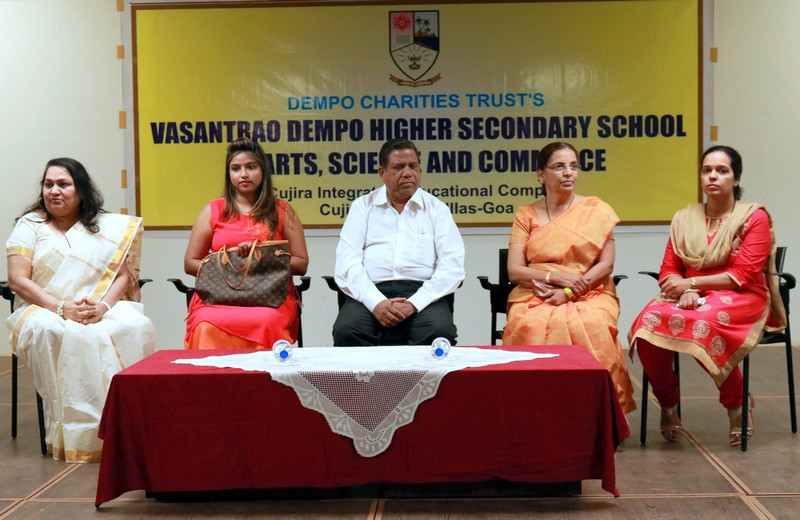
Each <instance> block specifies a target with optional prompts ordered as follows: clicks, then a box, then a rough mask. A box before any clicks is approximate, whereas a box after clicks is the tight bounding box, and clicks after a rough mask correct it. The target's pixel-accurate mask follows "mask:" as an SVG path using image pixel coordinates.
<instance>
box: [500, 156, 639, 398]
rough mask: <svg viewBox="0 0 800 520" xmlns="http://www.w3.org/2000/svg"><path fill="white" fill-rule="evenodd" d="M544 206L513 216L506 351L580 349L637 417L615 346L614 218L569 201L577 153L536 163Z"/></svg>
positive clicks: (606, 210)
mask: <svg viewBox="0 0 800 520" xmlns="http://www.w3.org/2000/svg"><path fill="white" fill-rule="evenodd" d="M537 162H538V169H537V174H538V176H539V181H540V182H541V183H542V186H543V187H544V190H545V196H544V198H542V199H540V200H538V201H536V202H535V203H533V204H531V205H527V206H522V207H520V208H519V210H517V214H516V215H515V216H514V224H513V226H512V229H511V239H510V241H509V244H508V277H509V280H510V281H511V283H514V284H516V285H517V287H516V288H515V289H514V290H513V291H512V292H511V294H510V295H509V298H508V322H507V324H506V327H505V332H504V333H503V344H504V345H580V346H582V347H583V348H585V349H586V350H588V351H589V352H591V353H592V355H594V357H595V358H597V360H598V361H599V362H600V363H601V364H602V365H603V366H604V367H606V369H607V370H608V371H609V373H610V374H611V378H612V380H613V381H614V386H615V391H616V395H617V399H618V400H619V403H620V405H621V407H622V409H623V410H624V411H625V413H628V412H630V411H633V410H635V409H636V405H635V404H634V402H633V387H632V386H631V381H630V377H629V376H628V371H627V369H626V368H625V360H624V357H623V355H622V348H621V346H620V344H619V340H618V339H617V319H618V318H619V300H618V299H617V296H616V291H615V288H614V281H613V278H612V275H611V273H612V270H613V269H614V237H613V235H612V231H613V230H614V226H616V224H617V223H618V222H619V218H618V217H617V215H616V213H614V210H613V209H611V207H610V206H609V205H608V204H606V203H605V202H603V201H602V200H600V199H599V198H597V197H584V196H582V195H578V194H576V193H575V183H576V182H577V180H578V174H579V172H580V165H579V163H578V154H577V151H576V150H575V148H574V147H573V146H572V145H570V144H568V143H560V142H556V143H551V144H548V145H547V146H545V147H544V148H542V150H541V151H540V152H539V156H538V160H537Z"/></svg>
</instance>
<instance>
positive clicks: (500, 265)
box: [478, 249, 628, 345]
mask: <svg viewBox="0 0 800 520" xmlns="http://www.w3.org/2000/svg"><path fill="white" fill-rule="evenodd" d="M497 271H498V274H497V280H498V281H497V283H491V282H489V277H488V276H479V277H478V281H479V282H480V283H481V287H483V288H484V289H486V290H487V291H489V306H490V308H491V313H492V322H491V325H490V326H491V328H490V336H489V337H490V339H489V344H490V345H497V342H498V341H501V340H502V339H503V328H498V327H497V315H498V314H506V311H507V309H508V295H509V294H511V291H512V290H513V289H514V287H516V285H514V284H513V283H511V282H509V281H508V249H500V250H499V251H498V255H497ZM626 278H628V277H627V276H626V275H624V274H618V275H614V285H619V282H620V280H625V279H626Z"/></svg>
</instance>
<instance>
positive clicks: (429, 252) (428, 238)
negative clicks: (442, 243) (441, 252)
mask: <svg viewBox="0 0 800 520" xmlns="http://www.w3.org/2000/svg"><path fill="white" fill-rule="evenodd" d="M411 243H412V245H413V247H412V251H411V258H412V260H413V264H414V266H415V267H422V268H427V269H433V267H434V265H435V263H436V245H435V241H434V234H433V227H431V226H420V227H419V228H418V229H417V230H416V233H415V234H414V236H413V237H412V240H411Z"/></svg>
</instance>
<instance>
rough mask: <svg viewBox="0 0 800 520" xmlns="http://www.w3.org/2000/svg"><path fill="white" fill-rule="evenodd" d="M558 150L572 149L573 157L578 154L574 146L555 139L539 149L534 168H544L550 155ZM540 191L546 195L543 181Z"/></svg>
mask: <svg viewBox="0 0 800 520" xmlns="http://www.w3.org/2000/svg"><path fill="white" fill-rule="evenodd" d="M559 150H572V151H573V152H575V157H577V156H578V150H576V149H575V147H574V146H572V145H571V144H569V143H565V142H562V141H556V142H554V143H550V144H548V145H546V146H545V147H544V148H542V149H541V150H539V154H538V155H537V156H536V169H537V170H544V168H545V166H547V163H548V162H550V157H552V156H553V154H554V153H556V152H557V151H559ZM542 193H544V195H545V196H547V188H545V186H544V183H542Z"/></svg>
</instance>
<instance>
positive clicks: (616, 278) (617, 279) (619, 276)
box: [614, 274, 628, 285]
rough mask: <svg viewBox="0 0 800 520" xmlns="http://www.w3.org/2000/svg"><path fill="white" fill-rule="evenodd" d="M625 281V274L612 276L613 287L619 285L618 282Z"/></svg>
mask: <svg viewBox="0 0 800 520" xmlns="http://www.w3.org/2000/svg"><path fill="white" fill-rule="evenodd" d="M627 279H628V275H627V274H615V275H614V285H619V282H621V281H622V280H627Z"/></svg>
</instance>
